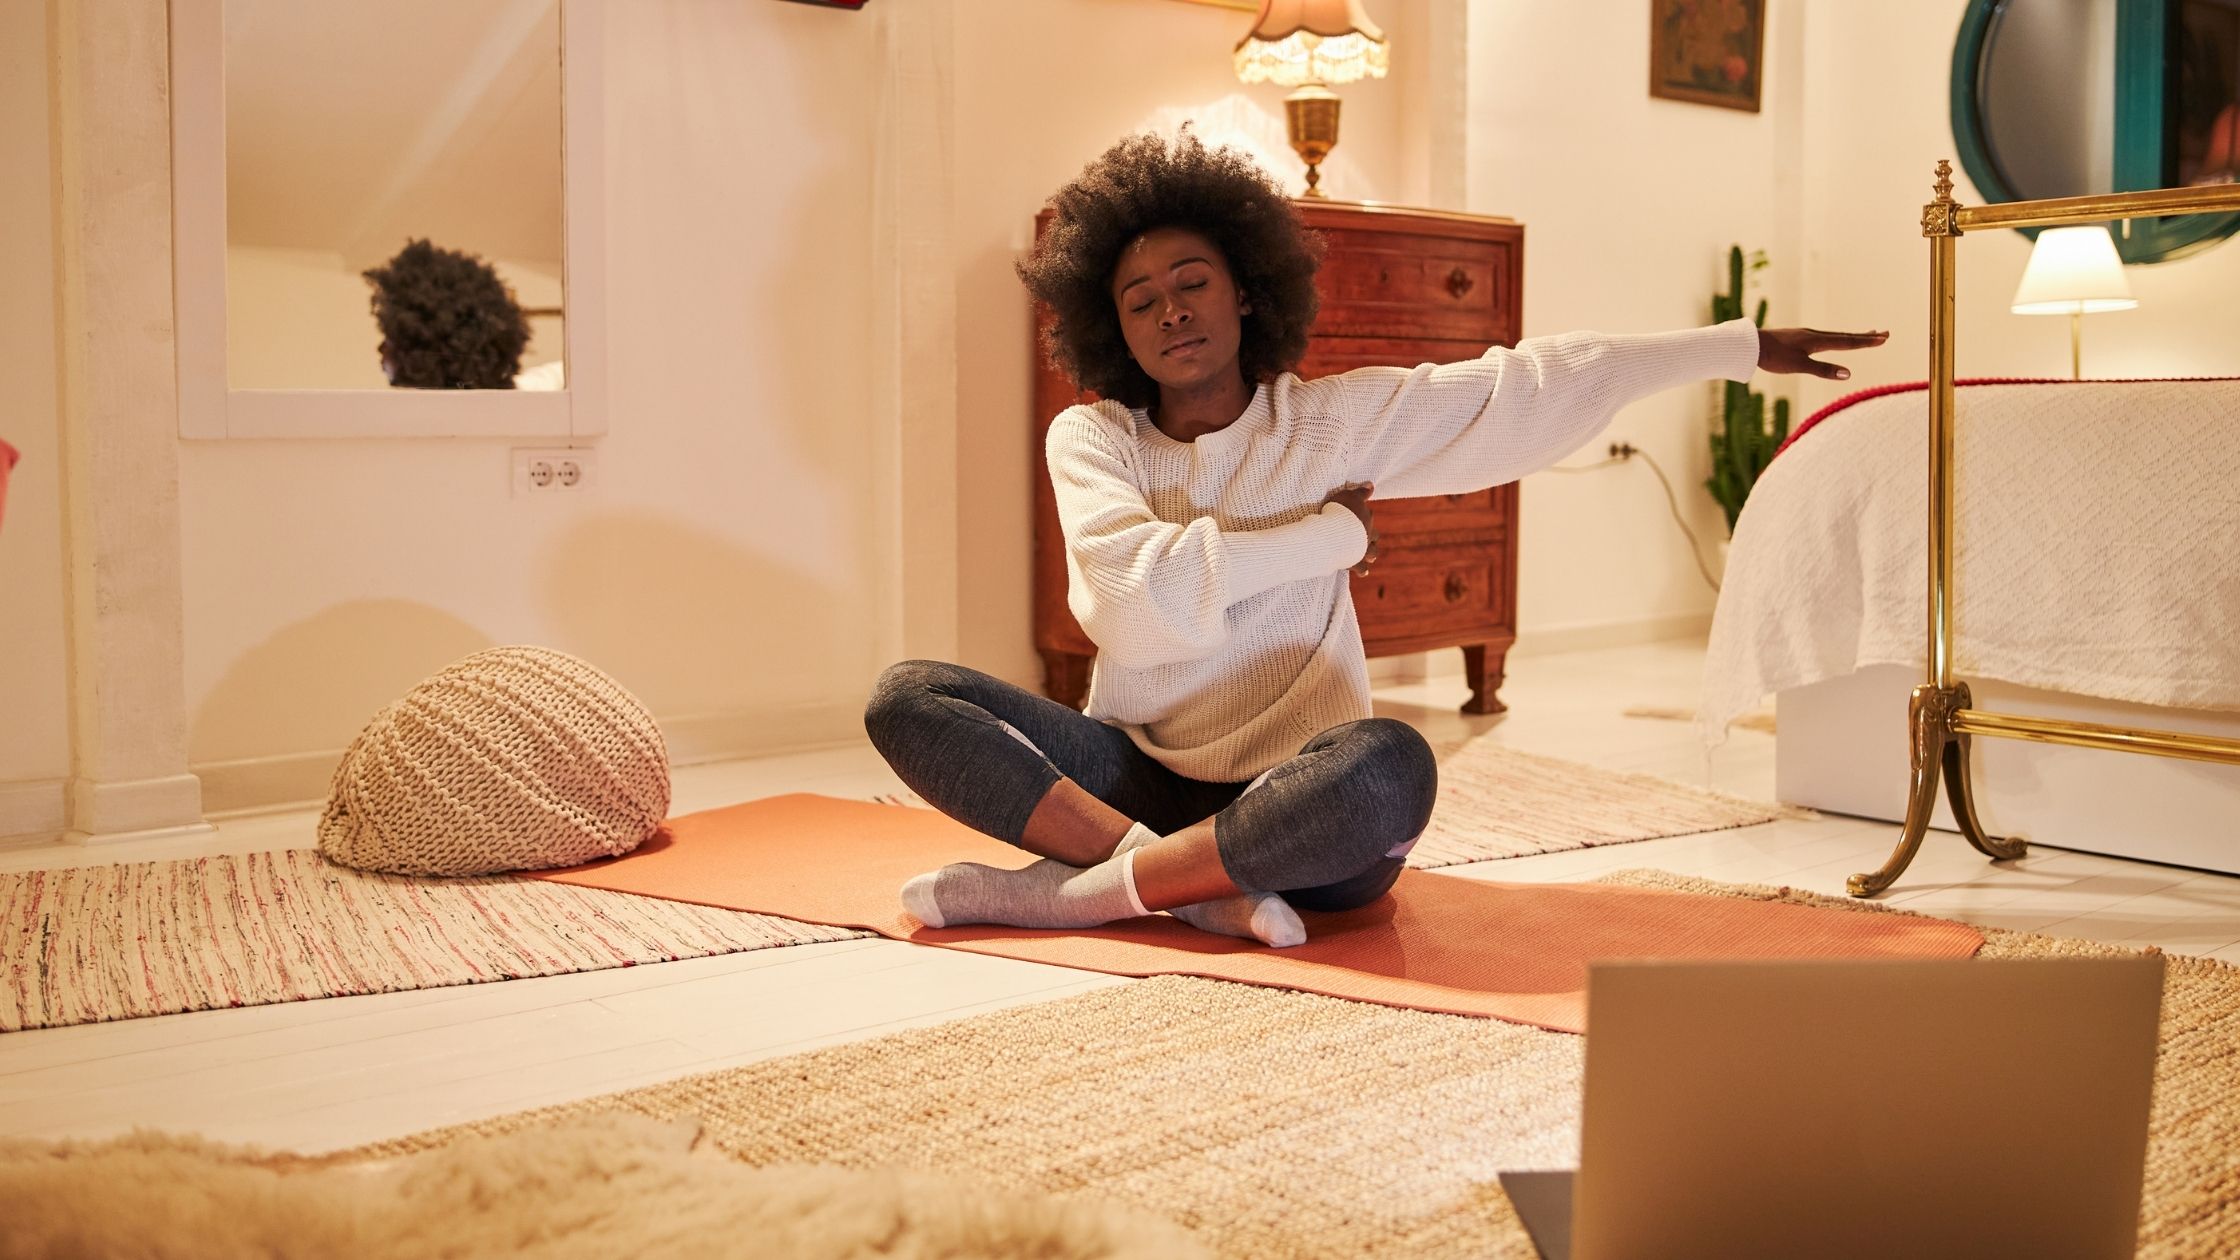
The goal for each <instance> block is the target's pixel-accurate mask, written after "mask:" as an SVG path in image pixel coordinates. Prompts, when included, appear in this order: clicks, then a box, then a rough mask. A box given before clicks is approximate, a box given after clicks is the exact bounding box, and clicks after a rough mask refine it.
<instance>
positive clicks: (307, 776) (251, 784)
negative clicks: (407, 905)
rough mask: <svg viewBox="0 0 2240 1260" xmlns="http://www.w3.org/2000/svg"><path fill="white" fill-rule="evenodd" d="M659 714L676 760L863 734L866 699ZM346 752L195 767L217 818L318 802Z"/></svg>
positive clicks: (778, 749) (814, 745) (769, 751)
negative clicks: (679, 715)
mask: <svg viewBox="0 0 2240 1260" xmlns="http://www.w3.org/2000/svg"><path fill="white" fill-rule="evenodd" d="M659 721H660V724H661V735H662V738H663V739H664V740H666V741H667V742H668V745H669V764H670V765H673V766H690V765H697V764H700V763H702V762H708V761H730V760H733V759H735V758H740V757H770V756H776V755H779V754H781V753H794V752H808V751H811V750H813V749H818V748H830V747H832V746H834V745H836V744H845V743H852V742H854V741H856V740H860V739H862V738H863V704H862V703H861V702H860V701H852V700H851V701H847V702H844V703H843V702H830V703H817V704H801V705H784V706H774V707H771V708H767V709H739V710H733V711H731V712H727V713H697V714H689V715H686V716H683V717H672V718H661V719H659ZM343 751H344V750H342V749H340V748H329V749H322V750H320V751H317V752H301V753H277V754H274V755H272V756H268V757H248V758H242V759H239V760H234V761H210V762H204V763H202V764H200V765H197V766H195V767H194V771H195V773H196V774H198V775H200V776H201V778H202V800H203V807H204V809H206V810H207V811H208V812H209V814H210V816H211V817H213V818H217V817H233V816H237V815H241V814H261V813H271V812H274V811H277V810H286V809H305V808H314V807H317V806H319V805H320V804H322V803H324V802H325V801H326V799H327V792H328V789H329V787H330V786H331V785H332V784H333V782H334V769H335V767H336V766H337V765H339V764H341V762H342V754H343Z"/></svg>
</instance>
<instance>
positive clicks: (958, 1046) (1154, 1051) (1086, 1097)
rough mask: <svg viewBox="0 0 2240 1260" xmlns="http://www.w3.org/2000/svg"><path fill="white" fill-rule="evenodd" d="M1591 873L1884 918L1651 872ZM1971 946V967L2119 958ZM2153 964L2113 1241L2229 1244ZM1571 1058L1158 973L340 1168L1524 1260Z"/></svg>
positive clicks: (2212, 1113) (483, 1126)
mask: <svg viewBox="0 0 2240 1260" xmlns="http://www.w3.org/2000/svg"><path fill="white" fill-rule="evenodd" d="M1613 879H1614V881H1615V882H1622V883H1627V884H1633V885H1639V886H1648V887H1660V888H1670V889H1675V890H1680V891H1689V892H1701V893H1712V894H1723V895H1727V896H1735V897H1748V898H1754V899H1758V900H1769V901H1787V902H1796V903H1804V904H1818V905H1831V906H1838V907H1841V908H1843V909H1847V910H1851V911H1855V912H1858V913H1863V914H1898V913H1903V912H1901V911H1893V910H1888V909H1885V908H1883V907H1880V906H1870V905H1861V904H1859V903H1855V902H1849V901H1844V900H1840V899H1835V898H1823V897H1816V896H1813V895H1811V894H1807V893H1798V892H1792V891H1789V890H1785V889H1771V888H1754V887H1740V886H1734V885H1722V884H1714V883H1710V882H1708V881H1703V880H1693V879H1686V878H1682V877H1679V876H1673V875H1666V874H1662V873H1659V872H1653V871H1648V872H1626V873H1623V874H1621V875H1618V876H1615V877H1613ZM1985 936H1986V938H1987V943H1986V945H1985V946H1984V950H1983V956H1984V957H1992V958H2026V957H2057V956H2076V957H2086V956H2102V955H2111V954H2119V953H2123V952H2126V951H2123V950H2121V949H2119V948H2117V947H2114V946H2109V945H2101V944H2096V943H2093V942H2089V941H2078V940H2066V939H2060V938H2054V937H2047V936H2040V935H2034V934H2029V933H2021V932H2008V931H1999V930H1991V931H1987V932H1986V933H1985ZM2168 961H2169V970H2168V974H2167V978H2166V989H2165V993H2164V998H2163V1024H2162V1053H2161V1058H2160V1060H2159V1065H2158V1068H2157V1076H2156V1086H2155V1104H2154V1114H2153V1121H2152V1139H2151V1141H2150V1144H2149V1147H2148V1154H2147V1178H2146V1199H2145V1208H2144V1212H2143V1220H2142V1223H2141V1233H2140V1251H2139V1254H2140V1256H2142V1257H2149V1258H2152V1260H2191V1258H2194V1257H2203V1256H2217V1255H2233V1254H2240V970H2236V969H2235V968H2233V967H2231V966H2228V965H2226V964H2223V963H2218V962H2214V961H2210V960H2207V959H2201V958H2193V957H2183V956H2176V955H2173V956H2171V957H2170V958H2169V960H2168ZM2079 1018H2080V1019H2084V1018H2090V1015H2089V1013H2082V1012H2080V1014H2079ZM1583 1045H1584V1043H1583V1041H1582V1040H1581V1039H1580V1038H1577V1037H1573V1036H1568V1035H1565V1034H1562V1033H1552V1032H1545V1031H1541V1030H1538V1029H1533V1028H1526V1027H1521V1026H1518V1025H1514V1024H1505V1023H1500V1022H1496V1021H1491V1020H1476V1019H1465V1018H1460V1017H1456V1016H1450V1015H1435V1014H1426V1013H1423V1012H1419V1011H1405V1010H1395V1009H1392V1008H1389V1007H1384V1006H1374V1005H1369V1004H1366V1003H1359V1002H1348V1001H1342V1000H1339V999H1335V998H1327V997H1318V996H1314V995H1310V994H1303V993H1293V992H1285V991H1281V990H1274V989H1262V988H1252V987H1247V986H1243V985H1234V984H1226V983H1222V982H1219V981H1212V980H1201V979H1192V978H1185V977H1164V978H1159V979H1152V980H1143V981H1138V982H1136V983H1133V984H1129V985H1126V986H1122V987H1119V988H1114V989H1108V990H1102V991H1099V992H1096V993H1091V994H1087V995H1083V996H1080V997H1074V998H1068V999H1064V1000H1062V1001H1057V1002H1051V1003H1047V1004H1043V1005H1038V1006H1029V1007H1022V1008H1018V1009H1014V1010H1009V1011H1003V1012H999V1013H997V1014H992V1015H984V1016H978V1017H975V1018H971V1019H966V1020H960V1021H958V1022H955V1023H952V1024H947V1025H943V1026H940V1027H936V1028H930V1029H924V1030H919V1031H914V1032H907V1033H901V1034H897V1035H894V1036H890V1037H884V1038H879V1039H876V1040H873V1041H866V1042H859V1043H857V1044H854V1045H849V1046H839V1047H834V1048H832V1049H827V1050H819V1051H815V1052H812V1053H809V1054H803V1055H796V1056H793V1057H791V1058H785V1059H777V1060H772V1061H770V1062H767V1063H761V1064H756V1065H753V1066H750V1067H745V1068H738V1069H734V1070H731V1071H726V1072H718V1073H712V1074H709V1075H705V1076H696V1077H689V1078H686V1079H683V1080H679V1081H674V1082H671V1083H668V1084H664V1085H658V1086H652V1087H649V1088H645V1089H639V1090H633V1091H631V1092H628V1093H624V1094H616V1095H612V1096H609V1097H606V1098H598V1099H591V1100H588V1101H585V1102H581V1103H575V1104H570V1105H567V1106H563V1107H556V1108H548V1109H545V1110H542V1111H535V1112H524V1113H520V1114H516V1115H509V1116H503V1117H499V1118H497V1119H493V1120H488V1121H483V1122H480V1123H477V1124H471V1125H466V1126H461V1127H458V1128H452V1129H444V1130H438V1131H435V1132H432V1133H424V1134H419V1135H416V1136H412V1137H407V1138H402V1139H398V1140H396V1141H392V1142H386V1143H380V1144H377V1145H375V1146H371V1147H368V1148H365V1149H364V1150H363V1151H362V1152H358V1153H360V1154H365V1155H379V1156H391V1155H402V1154H409V1153H412V1152H415V1151H422V1150H428V1149H432V1148H435V1147H438V1146H442V1145H444V1144H446V1143H448V1142H452V1141H455V1140H457V1139H458V1138H459V1137H461V1136H463V1135H466V1134H471V1133H493V1132H495V1133H503V1132H514V1131H518V1130H521V1129H526V1128H532V1127H536V1126H539V1125H544V1124H548V1123H552V1122H553V1121H555V1120H557V1119H561V1118H566V1117H575V1116H580V1115H584V1114H588V1113H593V1112H598V1111H605V1110H622V1111H629V1112H638V1113H642V1114H646V1115H651V1116H656V1117H661V1118H669V1117H675V1116H687V1115H689V1116H695V1117H698V1118H699V1119H700V1120H702V1121H703V1122H704V1123H705V1125H706V1126H707V1129H706V1131H707V1133H708V1134H709V1136H710V1137H711V1138H712V1139H713V1140H714V1141H715V1142H716V1143H717V1144H718V1145H719V1146H720V1147H722V1148H723V1149H724V1150H726V1151H728V1152H730V1153H731V1154H733V1155H735V1156H736V1157H738V1158H740V1159H743V1160H746V1161H747V1162H749V1163H753V1164H770V1163H787V1162H815V1163H828V1164H837V1165H842V1166H846V1167H856V1168H864V1167H873V1166H878V1165H890V1164H891V1165H903V1166H912V1167H919V1168H936V1169H941V1170H944V1171H947V1172H951V1173H956V1174H961V1175H966V1176H980V1177H985V1178H987V1179H988V1181H989V1183H990V1184H999V1185H1004V1186H1008V1187H1016V1188H1023V1189H1035V1190H1043V1191H1047V1192H1051V1193H1058V1194H1079V1195H1093V1196H1101V1197H1104V1198H1109V1199H1113V1200H1118V1201H1120V1202H1123V1203H1127V1204H1131V1205H1134V1206H1137V1207H1143V1208H1148V1209H1151V1210H1153V1211H1157V1212H1159V1213H1161V1214H1163V1215H1165V1216H1167V1217H1168V1218H1170V1219H1172V1220H1174V1221H1177V1222H1178V1223H1180V1224H1183V1225H1185V1226H1187V1227H1189V1228H1190V1229H1192V1230H1194V1231H1196V1232H1197V1233H1198V1234H1199V1235H1200V1236H1201V1237H1203V1238H1204V1239H1205V1240H1206V1241H1207V1242H1208V1243H1210V1244H1212V1245H1213V1246H1214V1247H1215V1248H1216V1249H1217V1250H1219V1251H1220V1252H1222V1253H1223V1254H1226V1255H1234V1256H1250V1257H1341V1256H1349V1257H1350V1256H1364V1255H1367V1256H1395V1257H1399V1256H1406V1257H1429V1258H1433V1260H1437V1258H1443V1257H1450V1256H1452V1257H1504V1258H1513V1260H1527V1258H1529V1257H1531V1256H1532V1255H1533V1254H1534V1253H1533V1251H1532V1247H1531V1243H1530V1241H1529V1240H1528V1239H1527V1238H1526V1236H1525V1234H1524V1232H1523V1228H1522V1226H1520V1225H1519V1224H1518V1222H1517V1220H1516V1218H1515V1215H1514V1214H1513V1213H1512V1212H1511V1211H1510V1209H1509V1205H1508V1202H1507V1200H1506V1199H1505V1198H1503V1196H1502V1194H1501V1191H1500V1189H1499V1187H1498V1185H1497V1184H1496V1183H1495V1180H1494V1174H1495V1173H1496V1172H1498V1171H1500V1170H1502V1169H1510V1168H1534V1167H1542V1168H1545V1167H1562V1166H1568V1165H1570V1164H1573V1163H1575V1162H1576V1160H1577V1143H1578V1118H1579V1108H1578V1104H1579V1085H1580V1072H1581V1066H1582V1048H1583ZM2026 1050H2027V1048H2018V1052H2020V1051H2026ZM1873 1084H1874V1083H1872V1082H1867V1083H1863V1085H1865V1086H1868V1087H1871V1086H1872V1085H1873Z"/></svg>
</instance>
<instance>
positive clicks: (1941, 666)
mask: <svg viewBox="0 0 2240 1260" xmlns="http://www.w3.org/2000/svg"><path fill="white" fill-rule="evenodd" d="M1935 187H1936V192H1937V198H1936V200H1934V201H1932V202H1930V203H1929V204H1927V205H1925V206H1923V207H1922V208H1921V234H1922V235H1923V236H1925V237H1927V238H1928V239H1929V547H1928V561H1929V564H1928V569H1929V655H1928V661H1929V677H1928V680H1927V681H1926V682H1923V683H1922V684H1921V685H1920V686H1918V687H1915V688H1914V689H1913V698H1912V699H1911V700H1910V701H1909V702H1908V703H1907V705H1906V724H1907V726H1908V728H1909V732H1908V733H1909V736H1910V740H1909V744H1910V751H1911V754H1912V760H1913V769H1912V787H1911V790H1910V791H1909V792H1908V793H1907V796H1906V821H1905V827H1904V828H1903V830H1901V831H1900V832H1899V834H1898V843H1897V846H1896V847H1895V848H1893V849H1892V850H1891V852H1890V857H1889V860H1887V861H1885V862H1884V863H1883V864H1882V869H1881V870H1878V871H1875V872H1873V873H1871V874H1861V875H1853V876H1852V877H1851V878H1850V879H1849V880H1847V881H1846V882H1845V887H1847V888H1849V889H1850V890H1851V895H1852V896H1854V897H1872V896H1873V895H1875V894H1876V893H1878V892H1881V891H1882V890H1883V889H1885V888H1888V887H1889V886H1890V884H1891V881H1893V880H1895V879H1897V878H1898V876H1899V875H1900V874H1902V873H1904V871H1905V869H1906V867H1907V865H1909V864H1910V863H1911V862H1912V861H1913V855H1914V853H1915V851H1917V850H1918V849H1920V847H1921V838H1922V836H1924V835H1925V834H1927V832H1928V830H1929V818H1930V816H1931V815H1932V814H1934V813H1935V812H1936V808H1937V779H1938V777H1939V772H1940V771H1941V772H1942V776H1943V779H1944V787H1945V792H1946V794H1947V795H1948V796H1949V797H1950V798H1951V801H1952V816H1953V820H1954V821H1955V822H1956V823H1957V824H1958V825H1959V827H1960V833H1961V834H1962V835H1964V836H1966V837H1967V838H1968V843H1970V844H1972V845H1974V846H1975V847H1976V848H1977V849H1979V850H1981V851H1982V852H1983V853H1984V854H1985V855H1986V856H1988V857H1992V858H2012V857H2020V856H2022V854H2023V852H2024V850H2025V848H2026V847H2027V846H2025V845H2024V843H2023V842H2022V841H2021V840H2019V839H2016V840H2006V839H2000V838H1997V837H1994V836H1991V835H1987V834H1986V833H1985V832H1984V829H1983V824H1982V823H1980V822H1978V821H1977V820H1976V810H1975V800H1974V797H1973V795H1972V794H1971V793H1970V791H1969V780H1968V737H1967V736H1966V735H1963V734H1961V733H1959V732H1958V731H1956V730H1955V729H1953V722H1952V716H1953V714H1955V713H1957V712H1958V711H1960V710H1962V709H1965V708H1967V707H1969V704H1970V702H1971V697H1970V696H1969V694H1968V684H1966V683H1955V682H1953V680H1952V605H1953V598H1952V554H1953V550H1954V548H1953V545H1952V422H1953V388H1952V381H1953V363H1954V358H1955V356H1954V354H1953V333H1954V330H1955V325H1956V323H1957V320H1956V318H1955V307H1954V303H1955V301H1956V296H1955V289H1956V286H1955V284H1954V280H1953V269H1954V265H1955V261H1956V260H1955V254H1956V250H1955V248H1954V247H1955V246H1956V245H1957V244H1958V237H1959V235H1960V228H1959V225H1958V224H1957V223H1956V222H1955V221H1954V213H1955V211H1957V210H1958V209H1959V207H1958V205H1957V204H1955V203H1954V201H1953V200H1952V163H1950V162H1948V161H1947V162H1939V163H1937V182H1936V185H1935Z"/></svg>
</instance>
